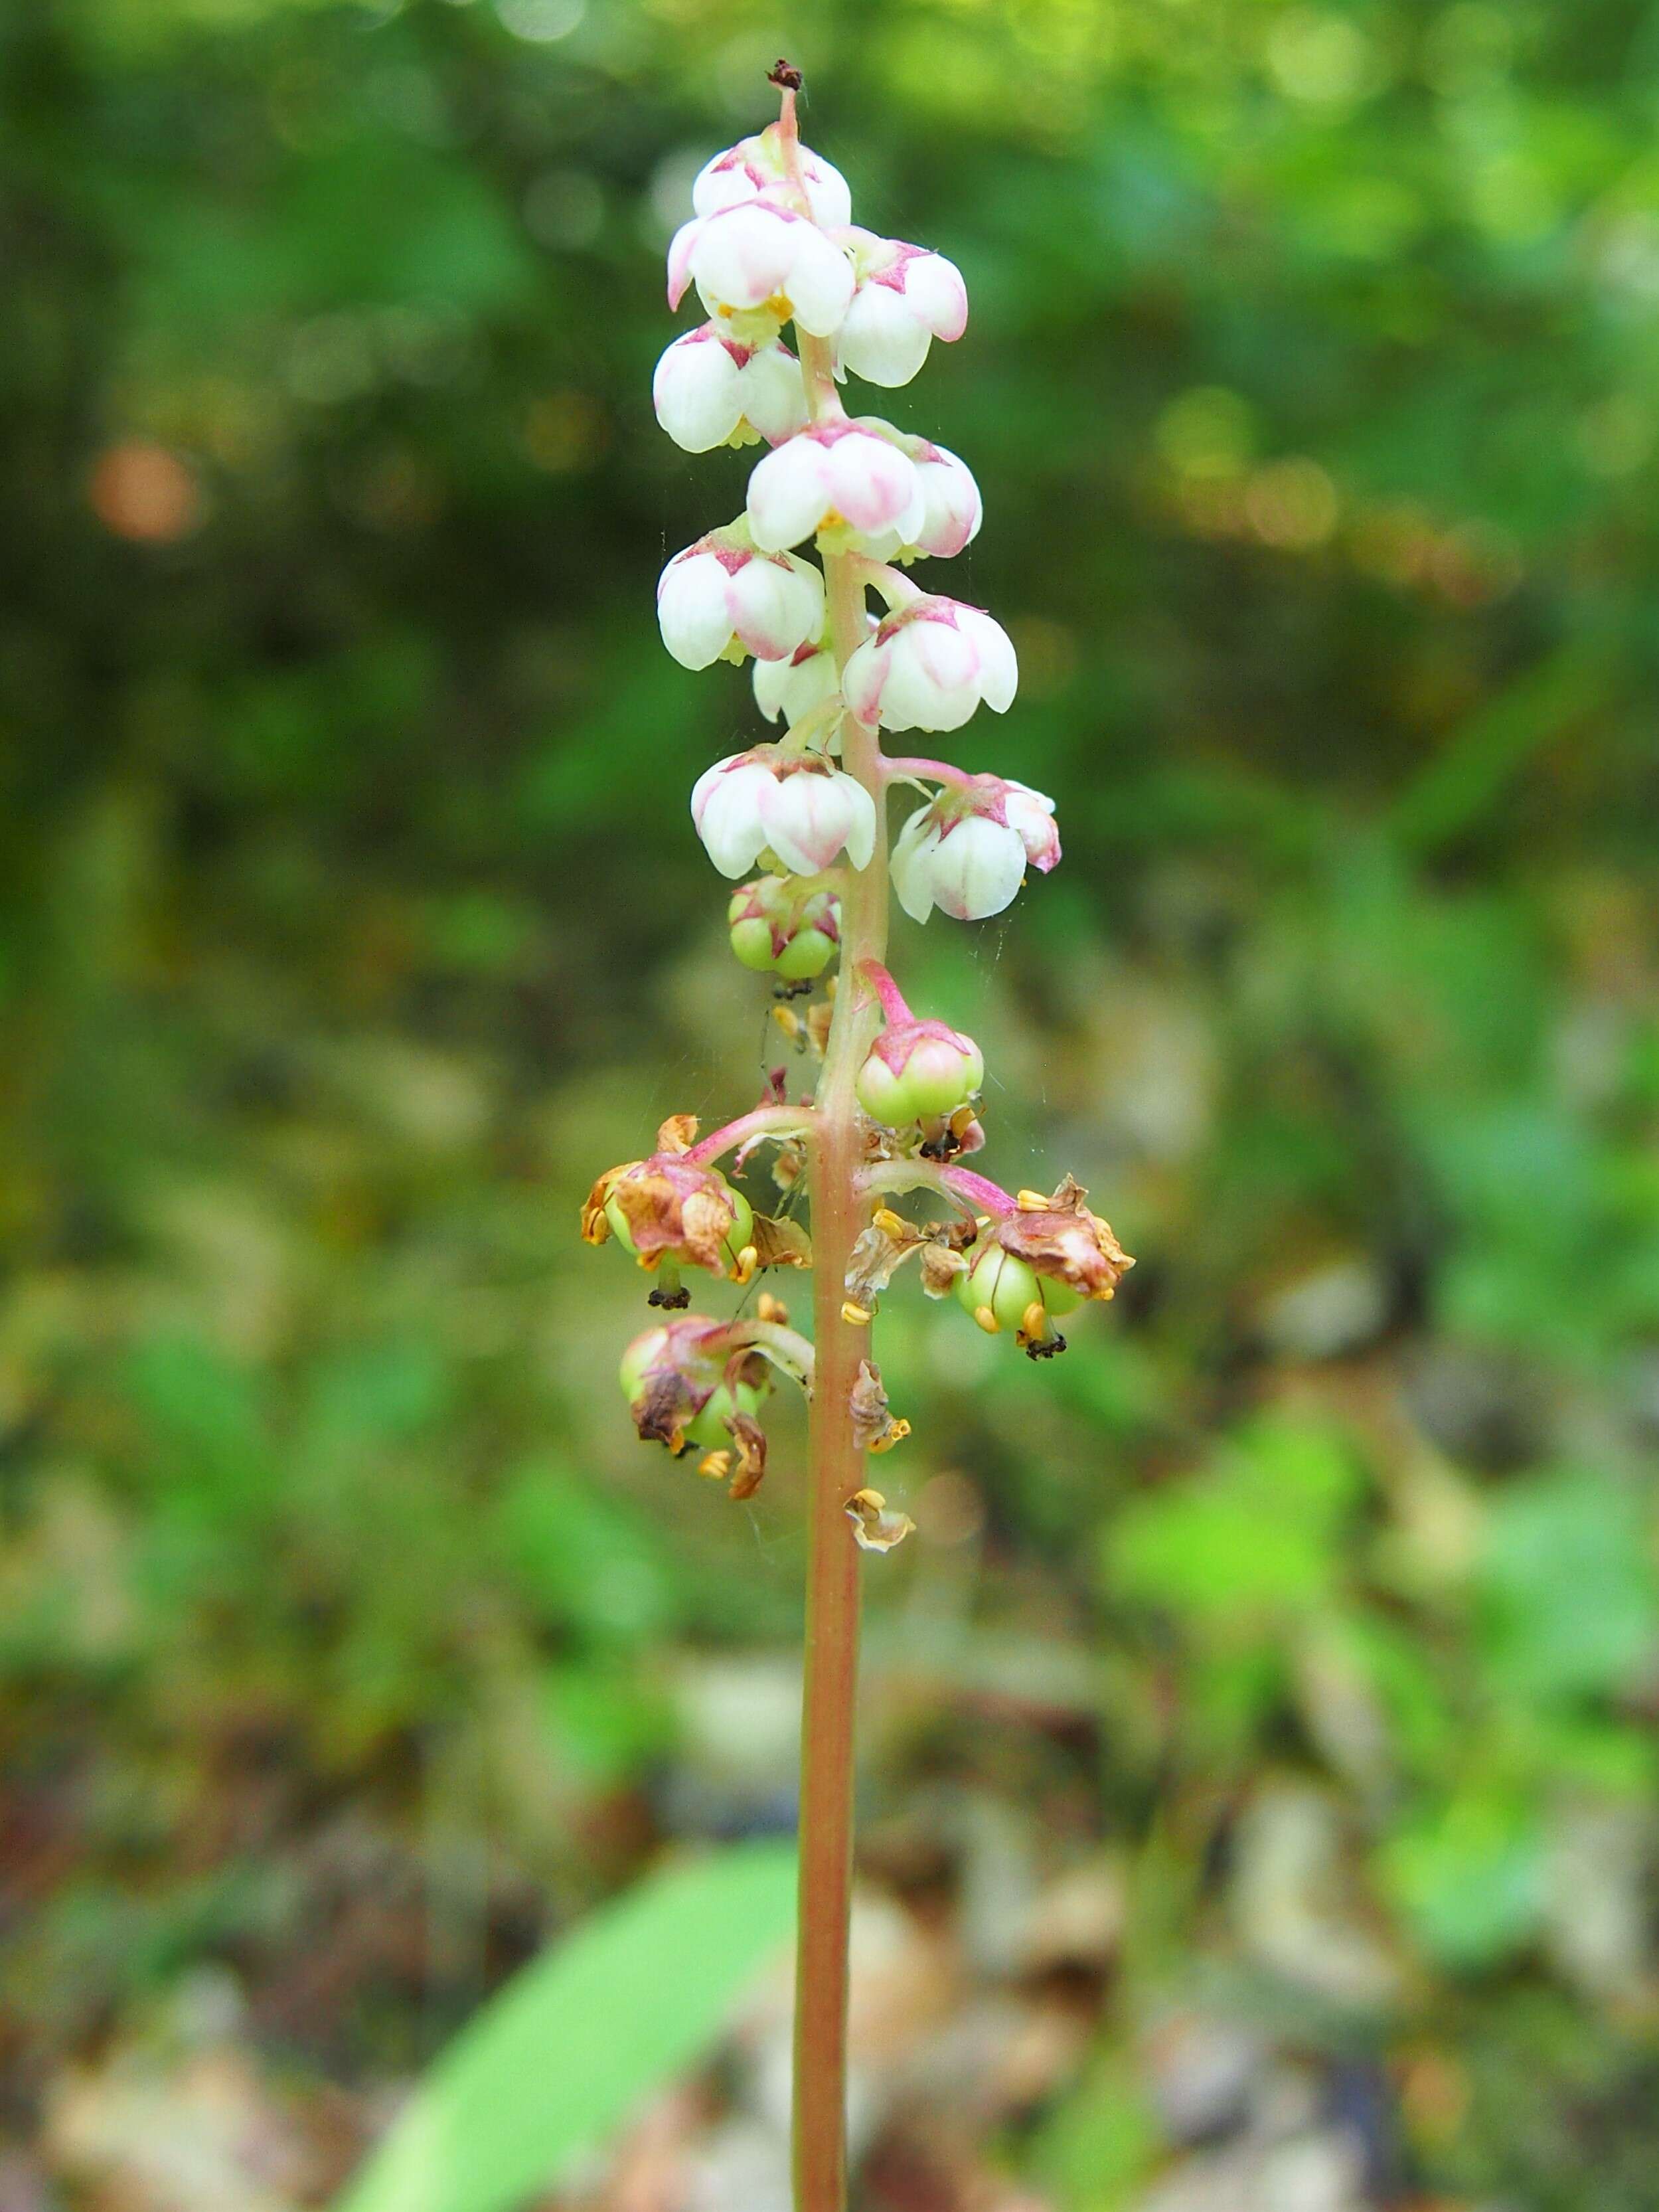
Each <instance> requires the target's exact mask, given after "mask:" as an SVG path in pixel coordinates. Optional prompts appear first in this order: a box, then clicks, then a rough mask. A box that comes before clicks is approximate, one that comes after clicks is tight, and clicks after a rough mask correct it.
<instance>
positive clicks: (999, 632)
mask: <svg viewBox="0 0 1659 2212" xmlns="http://www.w3.org/2000/svg"><path fill="white" fill-rule="evenodd" d="M959 620H960V623H961V624H962V627H963V628H964V629H966V632H967V635H968V636H969V637H970V638H971V639H972V641H973V646H974V649H975V651H976V652H977V653H978V656H979V696H980V697H981V698H982V699H983V700H984V702H985V704H986V706H988V707H989V708H990V710H991V712H992V713H993V714H1007V712H1008V708H1010V707H1011V706H1012V705H1013V704H1014V693H1015V692H1016V691H1017V690H1019V688H1020V662H1019V658H1018V656H1017V655H1016V653H1015V652H1014V640H1013V639H1012V638H1011V637H1010V636H1009V635H1008V632H1007V631H1006V630H1005V629H1003V627H1002V623H998V622H993V621H992V620H991V618H990V616H989V615H987V614H982V613H981V612H980V611H979V609H978V607H964V608H963V609H962V611H961V613H960V617H959Z"/></svg>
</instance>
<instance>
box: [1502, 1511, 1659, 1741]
mask: <svg viewBox="0 0 1659 2212" xmlns="http://www.w3.org/2000/svg"><path fill="white" fill-rule="evenodd" d="M1651 1542H1652V1539H1651V1535H1650V1530H1649V1528H1648V1525H1647V1516H1646V1511H1645V1509H1644V1504H1643V1502H1642V1501H1641V1500H1639V1499H1638V1498H1635V1497H1633V1496H1632V1494H1631V1492H1629V1491H1628V1490H1626V1488H1625V1487H1624V1486H1623V1485H1622V1484H1621V1483H1620V1481H1619V1480H1617V1479H1616V1478H1615V1477H1614V1476H1611V1475H1595V1474H1579V1473H1576V1472H1575V1473H1567V1474H1547V1475H1541V1476H1538V1477H1536V1478H1535V1479H1534V1480H1529V1481H1527V1482H1524V1483H1517V1484H1515V1485H1513V1486H1511V1488H1510V1489H1508V1490H1507V1491H1505V1492H1502V1493H1501V1494H1500V1495H1499V1498H1497V1500H1496V1501H1495V1503H1494V1504H1493V1506H1492V1517H1491V1520H1490V1522H1489V1523H1488V1527H1487V1533H1486V1551H1485V1556H1484V1558H1483V1559H1482V1562H1481V1568H1480V1595H1481V1599H1482V1607H1481V1613H1482V1626H1483V1628H1484V1632H1485V1643H1486V1653H1487V1656H1488V1658H1489V1659H1490V1661H1491V1663H1492V1667H1493V1668H1494V1669H1495V1670H1497V1671H1498V1672H1499V1673H1500V1674H1502V1676H1503V1678H1504V1680H1505V1682H1506V1683H1508V1684H1510V1685H1511V1686H1513V1688H1514V1689H1516V1690H1517V1691H1519V1692H1523V1693H1525V1694H1528V1695H1530V1696H1537V1697H1573V1696H1584V1695H1594V1694H1595V1692H1607V1691H1610V1690H1614V1689H1616V1688H1617V1687H1618V1686H1619V1685H1620V1683H1622V1682H1624V1681H1626V1680H1628V1679H1629V1678H1630V1676H1631V1675H1632V1674H1633V1673H1634V1672H1635V1671H1636V1669H1637V1668H1638V1667H1640V1666H1641V1665H1642V1664H1643V1663H1644V1661H1646V1660H1647V1659H1648V1657H1649V1656H1650V1654H1651V1653H1652V1650H1653V1649H1654V1644H1655V1642H1656V1639H1659V1593H1656V1587H1655V1574H1654V1568H1653V1560H1652V1552H1651Z"/></svg>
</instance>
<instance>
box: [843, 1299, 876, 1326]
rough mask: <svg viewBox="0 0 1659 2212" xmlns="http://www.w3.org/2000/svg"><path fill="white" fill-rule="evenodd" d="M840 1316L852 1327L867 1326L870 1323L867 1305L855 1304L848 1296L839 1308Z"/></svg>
mask: <svg viewBox="0 0 1659 2212" xmlns="http://www.w3.org/2000/svg"><path fill="white" fill-rule="evenodd" d="M841 1318H842V1320H843V1321H844V1322H848V1323H849V1324H850V1325H851V1327H852V1328H869V1324H870V1314H869V1307H868V1306H856V1305H854V1304H853V1302H852V1300H851V1298H849V1299H848V1300H847V1302H846V1304H845V1305H844V1306H843V1307H842V1309H841Z"/></svg>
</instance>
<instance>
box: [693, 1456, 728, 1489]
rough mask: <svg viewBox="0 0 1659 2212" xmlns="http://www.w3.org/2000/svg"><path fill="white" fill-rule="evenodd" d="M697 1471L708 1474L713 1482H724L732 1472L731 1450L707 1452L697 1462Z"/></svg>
mask: <svg viewBox="0 0 1659 2212" xmlns="http://www.w3.org/2000/svg"><path fill="white" fill-rule="evenodd" d="M697 1472H698V1473H699V1474H705V1475H707V1477H708V1479H709V1480H710V1481H711V1482H724V1480H725V1479H726V1477H727V1476H728V1475H729V1474H730V1473H731V1454H730V1452H729V1451H711V1452H705V1454H704V1455H703V1457H702V1458H701V1459H699V1461H698V1462H697Z"/></svg>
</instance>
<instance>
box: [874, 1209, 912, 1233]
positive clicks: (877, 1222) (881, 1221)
mask: <svg viewBox="0 0 1659 2212" xmlns="http://www.w3.org/2000/svg"><path fill="white" fill-rule="evenodd" d="M870 1219H871V1222H872V1224H873V1225H874V1226H875V1228H877V1229H879V1230H880V1231H881V1233H882V1235H883V1236H885V1237H902V1236H903V1235H904V1233H905V1230H906V1229H907V1228H908V1227H909V1226H910V1224H909V1223H908V1222H907V1221H905V1219H904V1218H902V1217H901V1216H900V1215H899V1214H897V1213H895V1212H893V1208H892V1207H891V1206H877V1207H876V1209H875V1212H874V1213H873V1214H872V1215H871V1217H870Z"/></svg>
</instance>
